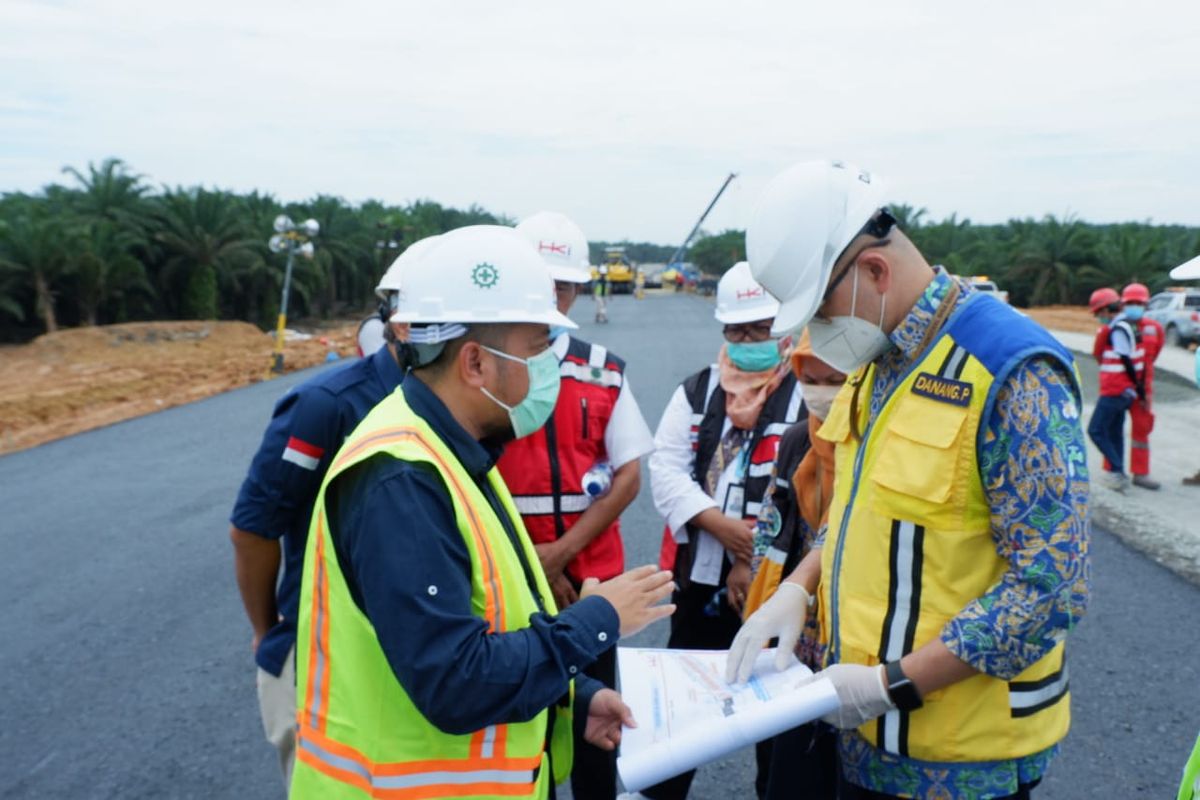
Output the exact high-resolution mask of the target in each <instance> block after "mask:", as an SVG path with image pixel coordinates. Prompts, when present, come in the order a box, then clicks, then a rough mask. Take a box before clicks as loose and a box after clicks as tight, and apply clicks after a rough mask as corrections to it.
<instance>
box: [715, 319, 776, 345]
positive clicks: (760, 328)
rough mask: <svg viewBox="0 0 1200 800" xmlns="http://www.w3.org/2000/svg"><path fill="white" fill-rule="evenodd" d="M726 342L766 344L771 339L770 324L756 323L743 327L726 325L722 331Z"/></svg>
mask: <svg viewBox="0 0 1200 800" xmlns="http://www.w3.org/2000/svg"><path fill="white" fill-rule="evenodd" d="M722 333H724V334H725V341H727V342H731V343H733V344H740V343H742V342H765V341H766V340H767V339H770V338H771V323H770V322H754V323H746V324H742V325H726V326H725V327H724V328H723V329H722Z"/></svg>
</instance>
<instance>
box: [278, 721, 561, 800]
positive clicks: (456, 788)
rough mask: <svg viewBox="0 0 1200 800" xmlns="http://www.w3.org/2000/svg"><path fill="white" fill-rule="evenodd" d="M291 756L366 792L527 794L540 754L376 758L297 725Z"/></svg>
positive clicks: (391, 794) (374, 794) (400, 798)
mask: <svg viewBox="0 0 1200 800" xmlns="http://www.w3.org/2000/svg"><path fill="white" fill-rule="evenodd" d="M299 734H300V740H299V746H298V747H297V748H296V749H297V756H298V757H299V758H300V759H301V760H302V761H303V762H304V763H305V764H308V765H309V766H311V767H312V768H313V769H316V770H317V771H318V772H321V773H322V774H324V775H326V776H328V777H330V778H332V779H334V780H336V781H339V782H341V783H347V784H350V785H351V786H355V787H356V788H358V789H361V790H362V791H364V792H366V793H367V794H369V795H370V796H371V797H381V798H395V799H396V800H403V799H404V798H418V797H457V796H470V795H495V796H520V795H528V794H530V793H531V791H532V789H533V785H534V783H535V782H536V780H537V770H538V769H539V768H540V767H541V764H542V756H541V755H537V756H533V757H530V758H491V759H473V758H468V759H461V760H455V759H431V760H423V761H405V762H397V763H391V764H376V763H374V762H372V761H371V760H370V759H369V758H367V757H366V756H364V755H363V754H362V753H360V752H358V751H357V750H355V749H354V748H352V747H349V746H347V745H345V744H342V743H340V742H336V741H334V740H333V739H330V738H328V737H326V736H323V735H321V734H320V733H319V732H317V731H316V730H314V729H311V728H308V727H307V726H301V728H300V731H299Z"/></svg>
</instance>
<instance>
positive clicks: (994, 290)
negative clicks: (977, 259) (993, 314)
mask: <svg viewBox="0 0 1200 800" xmlns="http://www.w3.org/2000/svg"><path fill="white" fill-rule="evenodd" d="M971 286H972V287H974V289H975V291H977V292H988V293H989V294H991V295H992V296H994V297H995V298H996V299H997V300H1000V301H1003V302H1005V303H1007V302H1008V292H1005V291H1001V289H1000V287H999V286H997V285H996V282H995V281H993V280H988V279H987V278H986V277H984V276H982V275H979V276H976V277H974V278H971Z"/></svg>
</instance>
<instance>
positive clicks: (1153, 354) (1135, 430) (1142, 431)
mask: <svg viewBox="0 0 1200 800" xmlns="http://www.w3.org/2000/svg"><path fill="white" fill-rule="evenodd" d="M1135 330H1136V331H1137V338H1138V349H1139V350H1141V351H1142V353H1143V355H1142V364H1143V372H1142V374H1143V375H1144V376H1145V377H1144V378H1143V384H1144V385H1145V389H1146V402H1144V403H1134V404H1133V405H1132V406H1130V408H1129V420H1130V432H1129V433H1130V435H1129V471H1130V472H1131V473H1133V474H1134V475H1149V474H1150V433H1151V431H1153V430H1154V407H1153V405H1152V403H1151V395H1152V394H1153V393H1154V362H1155V361H1157V360H1158V354H1159V353H1160V352H1162V347H1163V341H1164V340H1165V333H1164V332H1163V326H1162V325H1160V324H1159V323H1158V322H1156V321H1154V320H1152V319H1147V318H1146V317H1142V318H1141V319H1140V320H1138V321H1137V325H1136V328H1135ZM1135 352H1136V351H1135Z"/></svg>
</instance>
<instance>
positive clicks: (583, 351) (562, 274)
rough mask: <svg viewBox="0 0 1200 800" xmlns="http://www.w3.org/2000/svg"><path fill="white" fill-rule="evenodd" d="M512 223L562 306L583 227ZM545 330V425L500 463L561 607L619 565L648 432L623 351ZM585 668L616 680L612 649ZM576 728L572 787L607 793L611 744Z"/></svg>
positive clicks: (583, 249)
mask: <svg viewBox="0 0 1200 800" xmlns="http://www.w3.org/2000/svg"><path fill="white" fill-rule="evenodd" d="M517 231H518V232H520V233H521V234H523V235H524V236H525V237H526V239H528V240H529V242H530V243H531V244H532V245H533V246H534V247H535V248H536V249H537V251H538V253H539V255H541V256H542V260H543V261H544V262H545V263H546V265H547V266H548V267H549V268H550V272H551V275H553V277H554V288H555V293H556V296H557V302H558V310H559V312H560V313H562V314H566V313H567V311H568V310H569V309H570V308H571V305H572V304H573V303H574V302H575V296H576V292H577V289H578V287H580V286H582V285H584V284H586V283H587V282H588V281H589V280H591V274H590V272H589V268H588V242H587V237H585V236H584V234H583V231H582V230H580V228H579V226H578V225H576V224H575V223H574V222H572V221H571V220H570V219H568V218H567V217H565V216H564V215H562V214H558V213H554V212H548V211H543V212H540V213H537V214H534V215H533V216H531V217H529V218H527V219H525V220H523V221H522V222H521V223H520V224H519V225H517ZM550 340H551V349H553V350H554V352H555V354H556V355H557V356H558V360H559V375H560V378H561V382H560V384H559V391H558V401H557V402H556V404H555V407H554V414H553V416H552V417H551V418H550V420H549V421H548V422H547V423H546V425H545V426H544V427H542V428H540V429H539V430H538V431H536V432H535V433H533V434H531V435H529V436H526V437H524V438H522V439H517V440H516V441H514V442H512V443H511V444H509V445H508V446H507V447H506V448H505V450H504V455H503V456H502V457H501V458H500V461H499V462H498V463H497V467H498V468H499V469H500V474H501V475H502V476H503V477H504V482H505V483H506V484H507V485H508V488H509V491H510V492H512V495H513V501H514V502H515V503H516V506H517V510H518V511H520V512H521V518H522V520H523V521H524V523H525V527H526V529H527V530H528V531H529V536H530V538H531V539H532V540H533V543H534V546H535V547H536V549H537V552H538V557H539V558H540V560H541V562H542V568H543V569H544V570H545V572H546V577H547V579H548V580H549V583H550V588H551V590H552V591H553V592H554V598H555V601H556V602H557V603H558V607H559V608H560V609H562V608H566V607H568V606H570V605H571V604H572V603H574V602H575V601H576V600H578V598H579V594H578V593H579V589H580V586H581V585H582V583H583V581H584V580H585V579H587V578H598V579H599V580H601V581H604V580H608V579H609V578H611V577H615V576H617V575H620V574H621V573H622V572H623V571H624V569H625V555H624V549H623V545H622V542H621V529H620V522H619V517H620V515H621V512H622V511H624V510H625V508H626V507H627V506H628V505H629V504H630V503H632V502H633V500H634V498H635V497H637V493H638V489H639V487H640V483H641V474H640V465H639V459H640V458H641V457H642V456H644V455H647V454H649V453H650V452H651V451H652V450H653V449H654V439H653V437H652V436H651V435H650V428H649V426H647V425H646V421H645V419H643V417H642V412H641V410H639V408H638V405H637V401H636V400H635V399H634V397H633V392H632V391H631V390H630V388H629V381H628V379H627V378H626V376H625V362H624V361H623V360H622V359H620V358H619V357H618V356H616V355H614V354H613V353H612V352H610V351H609V350H608V349H607V348H605V347H603V346H601V345H598V344H591V343H589V342H585V341H583V340H582V339H579V338H576V337H575V336H574V335H571V334H568V333H567V331H566V330H565V329H557V328H555V327H551V329H550ZM585 672H586V673H587V674H588V675H590V676H591V677H593V678H596V679H597V680H599V681H600V682H601V683H603V684H604V685H605V686H607V687H609V688H612V687H614V686H615V685H616V649H615V648H610V649H609V650H607V651H606V652H605V653H604V654H603V655H601V656H600V657H599V658H598V659H597V660H596V661H595V663H593V664H592V666H591V667H589V668H588V669H587V670H585ZM576 734H577V735H576V738H575V768H574V770H573V771H572V773H571V793H572V795H573V796H574V797H575V798H576V800H589V799H590V798H605V800H612V798H613V797H614V796H615V795H616V791H617V785H616V761H615V758H614V754H613V753H611V752H606V751H604V750H601V749H600V748H598V747H595V746H593V745H591V744H588V743H587V742H585V741H584V740H583V738H582V735H581V734H582V731H581V730H577V731H576Z"/></svg>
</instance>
